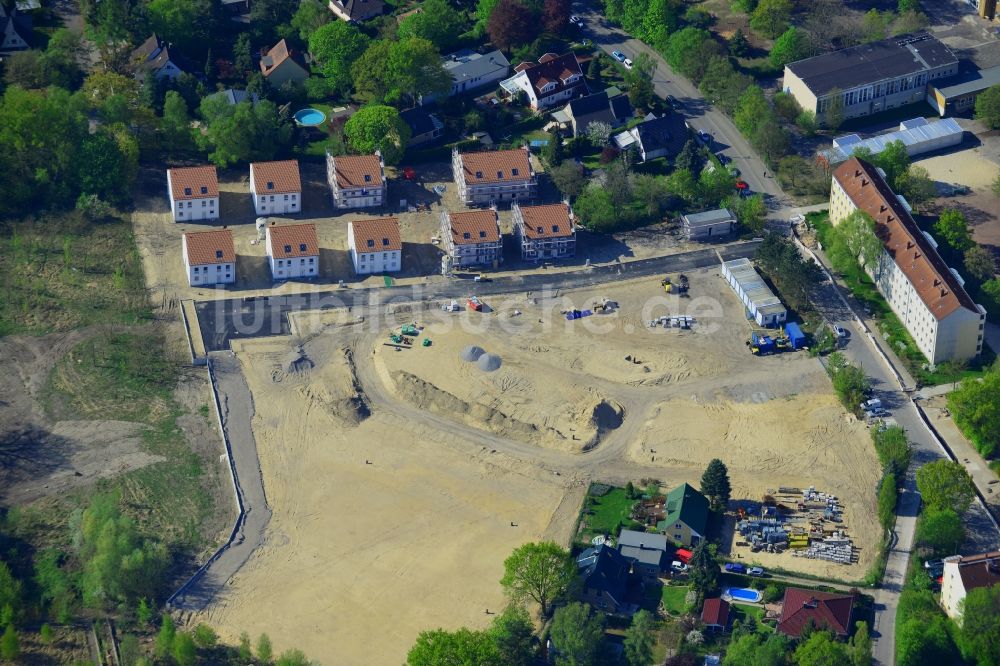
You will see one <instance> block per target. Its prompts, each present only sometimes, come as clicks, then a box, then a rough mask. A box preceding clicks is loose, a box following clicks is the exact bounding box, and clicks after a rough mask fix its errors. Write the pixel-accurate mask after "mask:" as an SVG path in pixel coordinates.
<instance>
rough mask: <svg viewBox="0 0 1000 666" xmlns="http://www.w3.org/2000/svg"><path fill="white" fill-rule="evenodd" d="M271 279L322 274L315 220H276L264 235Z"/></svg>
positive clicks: (289, 278)
mask: <svg viewBox="0 0 1000 666" xmlns="http://www.w3.org/2000/svg"><path fill="white" fill-rule="evenodd" d="M264 243H265V247H266V250H267V263H268V266H270V268H271V279H273V280H274V281H275V282H279V281H281V280H293V279H295V278H314V277H317V276H318V275H319V242H318V241H317V240H316V225H315V224H284V225H281V226H278V225H274V224H272V225H271V226H269V227H268V228H267V234H266V236H265V238H264Z"/></svg>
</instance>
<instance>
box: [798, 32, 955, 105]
mask: <svg viewBox="0 0 1000 666" xmlns="http://www.w3.org/2000/svg"><path fill="white" fill-rule="evenodd" d="M957 73H958V58H956V57H955V54H954V53H952V52H951V49H949V48H948V47H947V46H945V45H944V44H942V43H941V42H940V41H938V40H937V38H936V37H933V36H932V35H930V34H929V33H926V32H919V33H914V34H910V35H900V36H898V37H891V38H889V39H884V40H881V41H878V42H869V43H867V44H860V45H858V46H852V47H850V48H847V49H841V50H840V51H833V52H831V53H824V54H822V55H818V56H815V57H812V58H806V59H805V60H798V61H796V62H792V63H789V64H787V65H785V77H784V84H783V88H784V91H785V92H786V93H788V94H790V95H791V96H792V97H794V98H795V101H797V102H798V103H799V106H801V107H802V108H803V109H804V110H806V111H811V112H813V113H815V114H816V119H817V120H819V121H820V122H824V121H825V120H826V119H827V115H828V114H829V113H830V111H831V109H833V110H834V113H837V114H839V115H840V116H841V117H842V118H856V117H858V116H867V115H870V114H873V113H878V112H880V111H885V110H886V109H893V108H896V107H898V106H906V105H907V104H912V103H914V102H919V101H921V100H925V99H927V92H928V91H927V87H928V84H930V83H935V84H936V83H938V80H939V79H947V78H949V77H952V76H954V75H955V74H957Z"/></svg>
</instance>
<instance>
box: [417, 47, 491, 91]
mask: <svg viewBox="0 0 1000 666" xmlns="http://www.w3.org/2000/svg"><path fill="white" fill-rule="evenodd" d="M441 61H442V62H441V65H442V66H443V67H444V71H446V72H448V74H449V75H450V76H451V91H450V92H449V93H448V94H449V95H461V94H463V93H467V92H472V91H474V90H483V89H484V88H489V87H492V86H495V85H496V84H497V83H498V82H499V81H500V80H501V79H503V78H504V77H506V76H507V72H509V71H510V62H509V61H508V60H507V58H505V57H504V54H503V53H502V52H500V51H499V50H496V51H490V52H489V53H477V52H476V51H472V50H470V49H462V50H461V51H456V52H455V53H449V54H448V55H446V56H442V57H441ZM435 99H436V96H435V95H425V96H423V97H422V98H421V103H422V104H427V103H429V102H432V101H434V100H435Z"/></svg>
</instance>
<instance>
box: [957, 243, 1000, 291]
mask: <svg viewBox="0 0 1000 666" xmlns="http://www.w3.org/2000/svg"><path fill="white" fill-rule="evenodd" d="M962 265H963V266H965V270H966V272H967V273H968V274H969V277H971V278H972V279H974V280H976V281H977V282H986V281H987V280H991V279H993V276H995V275H996V273H997V262H996V260H995V259H994V258H993V253H992V252H990V251H989V250H987V249H986V248H985V247H983V246H982V245H973V246H972V247H970V248H969V249H968V250H966V251H965V256H964V257H963V260H962Z"/></svg>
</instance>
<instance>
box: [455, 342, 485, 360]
mask: <svg viewBox="0 0 1000 666" xmlns="http://www.w3.org/2000/svg"><path fill="white" fill-rule="evenodd" d="M485 353H486V350H485V349H483V348H482V347H479V346H477V345H469V346H468V347H466V348H465V349H463V350H462V352H461V353H460V354H459V357H460V358H461V359H462V360H463V361H465V362H467V363H475V362H476V361H478V360H479V357H480V356H482V355H483V354H485Z"/></svg>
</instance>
